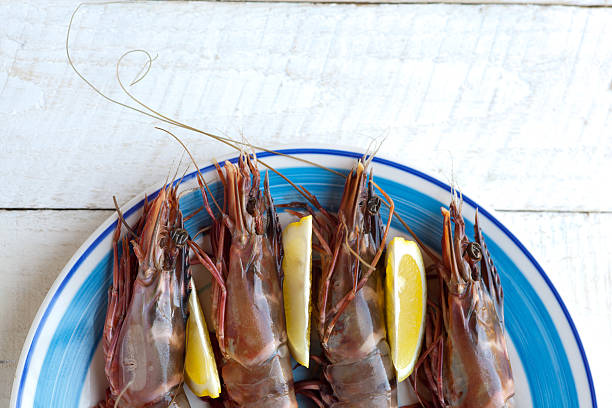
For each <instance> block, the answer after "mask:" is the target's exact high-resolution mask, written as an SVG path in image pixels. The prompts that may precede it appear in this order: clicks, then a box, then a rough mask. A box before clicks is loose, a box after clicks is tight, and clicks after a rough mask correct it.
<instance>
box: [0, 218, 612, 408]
mask: <svg viewBox="0 0 612 408" xmlns="http://www.w3.org/2000/svg"><path fill="white" fill-rule="evenodd" d="M110 214H111V212H110V211H0V225H2V226H3V227H2V228H1V229H0V253H2V254H3V268H2V276H3V278H2V285H0V310H5V311H10V313H5V317H4V318H3V319H2V324H0V405H2V406H8V401H9V396H10V387H11V383H12V377H13V374H14V370H15V367H16V363H17V360H18V358H19V352H20V350H21V346H22V343H23V341H24V340H25V337H26V335H27V331H28V329H29V327H30V323H31V321H32V319H33V318H34V316H35V314H36V311H37V309H38V306H39V305H40V303H41V302H42V300H43V298H44V296H45V294H46V292H47V290H48V289H49V287H50V286H51V284H52V283H53V281H54V279H55V277H56V276H57V274H58V273H59V271H60V270H61V269H62V267H63V266H64V264H65V263H66V262H67V261H68V260H69V258H70V257H71V256H72V254H73V253H74V252H75V251H76V250H77V249H78V247H79V246H80V245H81V243H82V242H83V241H84V240H85V239H86V238H87V236H88V235H89V234H90V233H91V232H93V231H94V230H95V229H96V228H97V227H98V226H99V224H100V223H102V222H103V220H104V219H106V217H108V216H109V215H110ZM499 216H500V218H501V220H502V222H504V223H505V225H506V226H507V227H508V228H510V230H511V231H512V232H514V233H515V234H516V235H517V236H518V237H519V239H521V240H522V242H523V243H524V244H525V245H526V247H527V248H528V249H529V250H530V251H531V253H532V254H533V255H534V256H535V257H536V259H537V260H538V262H540V264H541V265H542V266H543V268H544V269H545V270H546V272H547V273H548V276H549V277H550V279H551V280H552V282H553V284H554V285H555V286H556V288H557V290H558V291H559V293H560V294H561V296H562V297H563V300H564V301H565V304H566V306H567V307H568V309H569V311H570V313H571V314H572V317H573V319H574V322H575V324H576V326H577V328H578V330H579V332H580V335H581V338H582V341H583V343H584V346H585V349H586V352H587V355H588V357H589V362H590V364H591V368H592V372H593V377H594V379H595V385H596V390H597V393H598V398H599V403H600V406H609V404H610V403H611V402H612V389H610V387H609V386H608V385H609V384H610V382H611V381H612V374H611V373H610V370H609V367H608V366H609V364H608V363H609V359H608V358H603V356H607V355H608V354H607V353H608V343H609V339H610V338H611V337H612V323H611V322H612V301H611V300H610V296H609V294H610V293H612V279H611V277H612V253H611V252H610V251H609V248H610V238H609V237H610V234H609V231H610V230H612V214H576V213H515V212H503V213H500V214H499ZM606 402H607V403H606Z"/></svg>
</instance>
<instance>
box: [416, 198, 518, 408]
mask: <svg viewBox="0 0 612 408" xmlns="http://www.w3.org/2000/svg"><path fill="white" fill-rule="evenodd" d="M442 215H443V217H444V222H443V234H442V261H441V262H437V263H436V264H434V265H432V266H431V267H430V268H429V273H430V284H429V287H430V288H431V289H432V290H428V309H427V326H426V333H425V339H424V345H423V348H422V350H423V351H422V354H421V356H420V359H419V362H418V364H417V366H415V369H414V373H413V375H412V376H411V378H410V381H411V383H412V385H413V387H414V390H415V392H416V394H417V395H418V397H419V401H420V403H419V404H416V405H414V406H415V407H418V406H423V407H426V408H430V407H431V408H473V407H482V408H509V407H512V406H513V405H512V400H513V396H514V380H513V377H512V369H511V367H510V360H509V358H508V350H507V346H506V338H505V336H504V332H505V328H504V305H503V301H504V294H503V290H502V287H501V282H500V279H499V275H498V273H497V269H496V268H495V265H494V264H493V260H492V258H491V255H490V253H489V251H488V249H487V246H486V243H485V240H484V235H483V233H482V230H481V228H480V226H479V224H478V212H477V213H476V216H475V220H474V241H470V240H469V239H468V238H467V236H466V233H465V222H464V220H463V216H462V215H461V202H460V200H459V199H458V198H457V195H456V194H452V198H451V203H450V207H449V209H446V208H443V209H442ZM453 224H454V233H453Z"/></svg>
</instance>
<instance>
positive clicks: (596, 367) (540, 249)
mask: <svg viewBox="0 0 612 408" xmlns="http://www.w3.org/2000/svg"><path fill="white" fill-rule="evenodd" d="M500 219H501V221H502V222H503V223H504V225H506V227H508V228H509V229H510V230H511V231H512V232H513V233H514V234H515V235H517V237H518V238H519V239H520V240H521V242H523V244H524V245H525V246H526V247H527V249H528V250H529V251H530V252H531V253H532V255H533V256H534V257H535V258H536V260H537V261H538V262H539V263H540V265H541V266H542V267H543V268H544V270H545V271H546V273H547V275H548V276H549V278H550V279H551V281H552V282H553V284H554V285H555V288H556V289H557V291H558V292H559V294H560V295H561V297H562V299H563V301H564V302H565V305H566V306H567V309H568V310H569V312H570V314H571V316H572V319H573V321H574V323H575V325H576V328H577V329H578V332H579V333H580V337H581V340H582V343H583V345H584V348H585V351H586V354H587V358H588V361H589V364H590V366H591V372H592V374H593V380H594V383H595V390H596V393H597V398H598V403H599V406H602V407H604V406H609V405H610V404H612V389H611V388H610V386H609V384H610V383H611V382H612V373H611V372H610V358H609V357H607V356H609V344H610V341H609V339H610V338H612V299H611V298H610V293H612V252H611V251H610V247H611V246H612V241H611V239H610V231H611V230H612V214H588V213H585V214H577V213H524V212H519V213H516V212H510V213H508V212H503V213H500Z"/></svg>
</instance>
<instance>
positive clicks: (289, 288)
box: [283, 215, 312, 367]
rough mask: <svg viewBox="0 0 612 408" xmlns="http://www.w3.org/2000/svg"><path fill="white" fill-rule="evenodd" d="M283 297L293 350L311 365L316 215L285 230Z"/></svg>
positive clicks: (299, 360) (300, 359)
mask: <svg viewBox="0 0 612 408" xmlns="http://www.w3.org/2000/svg"><path fill="white" fill-rule="evenodd" d="M283 250H284V253H285V255H284V257H283V273H284V281H283V300H284V303H285V319H286V322H287V338H288V340H289V350H291V354H292V355H293V358H295V361H297V362H298V363H300V364H301V365H303V366H304V367H308V361H309V359H310V287H311V282H312V277H311V273H312V216H311V215H308V216H306V217H303V218H301V219H300V220H299V221H297V222H293V223H291V224H289V225H287V226H286V227H285V229H284V230H283Z"/></svg>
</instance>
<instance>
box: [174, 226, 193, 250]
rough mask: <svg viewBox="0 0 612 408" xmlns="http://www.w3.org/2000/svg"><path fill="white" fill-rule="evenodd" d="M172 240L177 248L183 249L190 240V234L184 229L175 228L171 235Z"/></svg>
mask: <svg viewBox="0 0 612 408" xmlns="http://www.w3.org/2000/svg"><path fill="white" fill-rule="evenodd" d="M170 238H172V241H173V242H174V244H175V245H176V246H177V247H179V248H182V247H184V246H185V244H186V243H187V240H188V239H189V233H188V232H187V230H186V229H184V228H175V229H173V230H172V232H171V233H170Z"/></svg>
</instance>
